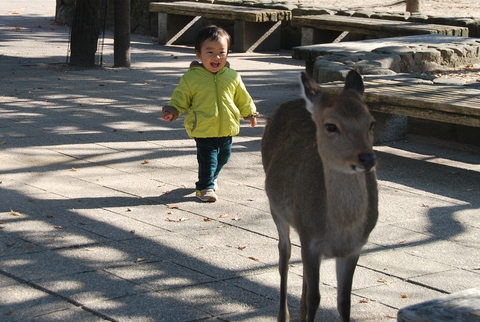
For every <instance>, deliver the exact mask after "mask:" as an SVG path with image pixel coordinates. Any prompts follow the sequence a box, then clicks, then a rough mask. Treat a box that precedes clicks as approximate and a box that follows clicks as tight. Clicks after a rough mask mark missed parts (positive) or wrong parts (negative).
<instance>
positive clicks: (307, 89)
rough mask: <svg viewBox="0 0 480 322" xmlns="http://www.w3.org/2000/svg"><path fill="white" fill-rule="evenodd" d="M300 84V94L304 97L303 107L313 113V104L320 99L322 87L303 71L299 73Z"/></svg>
mask: <svg viewBox="0 0 480 322" xmlns="http://www.w3.org/2000/svg"><path fill="white" fill-rule="evenodd" d="M300 85H301V86H302V96H303V98H305V103H306V104H305V107H306V108H307V110H308V111H309V112H310V113H313V105H315V104H316V103H318V101H319V100H320V96H321V94H322V89H321V88H320V86H318V84H317V83H316V82H315V81H314V80H313V79H312V78H310V77H308V75H307V74H306V73H305V72H302V73H301V74H300Z"/></svg>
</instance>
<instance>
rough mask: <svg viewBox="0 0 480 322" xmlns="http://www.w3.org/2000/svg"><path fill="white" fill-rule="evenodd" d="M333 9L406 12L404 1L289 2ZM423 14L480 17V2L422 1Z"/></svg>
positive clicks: (468, 0) (337, 0) (308, 0)
mask: <svg viewBox="0 0 480 322" xmlns="http://www.w3.org/2000/svg"><path fill="white" fill-rule="evenodd" d="M288 1H289V2H294V3H302V4H313V5H315V6H321V7H325V8H332V9H342V8H346V9H368V10H372V11H395V12H402V11H405V8H406V5H405V1H404V0H288ZM421 8H422V13H424V14H427V15H434V16H447V17H480V0H422V5H421Z"/></svg>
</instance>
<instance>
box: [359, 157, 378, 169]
mask: <svg viewBox="0 0 480 322" xmlns="http://www.w3.org/2000/svg"><path fill="white" fill-rule="evenodd" d="M358 159H359V161H360V164H361V165H363V166H364V167H365V169H367V170H368V169H371V168H373V167H374V166H375V164H376V163H377V157H375V154H370V153H368V154H367V153H362V154H360V155H359V156H358Z"/></svg>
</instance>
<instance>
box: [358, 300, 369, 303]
mask: <svg viewBox="0 0 480 322" xmlns="http://www.w3.org/2000/svg"><path fill="white" fill-rule="evenodd" d="M359 303H368V299H361V300H360V301H359Z"/></svg>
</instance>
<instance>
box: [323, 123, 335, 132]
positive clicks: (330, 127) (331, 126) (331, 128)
mask: <svg viewBox="0 0 480 322" xmlns="http://www.w3.org/2000/svg"><path fill="white" fill-rule="evenodd" d="M325 128H326V129H327V131H328V132H338V128H337V126H336V125H335V124H325Z"/></svg>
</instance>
